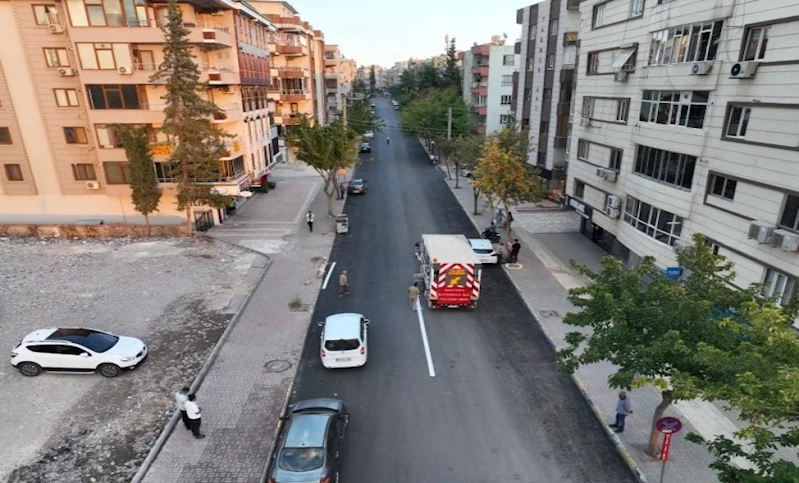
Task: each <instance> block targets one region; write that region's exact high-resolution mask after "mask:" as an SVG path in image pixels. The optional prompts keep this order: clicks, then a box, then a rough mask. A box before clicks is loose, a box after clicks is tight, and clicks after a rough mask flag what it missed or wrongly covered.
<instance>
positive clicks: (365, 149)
mask: <svg viewBox="0 0 799 483" xmlns="http://www.w3.org/2000/svg"><path fill="white" fill-rule="evenodd" d="M361 152H362V153H371V152H372V145H371V144H369V143H361Z"/></svg>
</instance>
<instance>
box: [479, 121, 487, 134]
mask: <svg viewBox="0 0 799 483" xmlns="http://www.w3.org/2000/svg"><path fill="white" fill-rule="evenodd" d="M485 133H486V125H485V123H483V122H481V123H479V124H477V134H485Z"/></svg>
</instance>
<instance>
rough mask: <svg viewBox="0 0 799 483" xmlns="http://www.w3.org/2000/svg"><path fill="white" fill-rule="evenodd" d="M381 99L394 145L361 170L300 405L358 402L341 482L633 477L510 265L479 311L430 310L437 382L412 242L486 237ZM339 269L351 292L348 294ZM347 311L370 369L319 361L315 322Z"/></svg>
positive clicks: (489, 284) (494, 278) (490, 276)
mask: <svg viewBox="0 0 799 483" xmlns="http://www.w3.org/2000/svg"><path fill="white" fill-rule="evenodd" d="M377 104H378V114H379V115H380V116H381V117H382V118H383V120H384V122H385V123H386V124H387V126H388V129H387V130H386V132H388V134H389V135H390V136H391V140H392V141H391V144H390V145H387V144H386V141H385V138H386V133H385V132H383V133H378V134H377V137H376V138H375V139H374V140H373V143H372V146H373V153H372V157H373V158H374V161H365V162H364V163H363V164H362V165H360V166H359V167H358V168H357V170H356V178H364V179H366V180H367V181H368V184H369V192H368V193H367V194H366V195H363V196H357V195H356V196H350V197H349V198H348V199H347V202H346V207H345V211H346V212H347V213H348V214H349V219H350V231H349V233H348V234H346V235H338V237H337V240H336V242H335V245H334V248H333V252H332V255H331V259H330V261H331V262H336V266H335V271H334V273H333V276H332V277H331V279H330V283H329V285H328V287H327V289H326V290H323V291H322V293H321V295H320V297H319V300H318V301H317V305H316V308H315V312H314V318H313V321H314V323H313V324H311V327H310V329H309V333H308V337H307V339H306V341H305V346H304V348H303V356H302V360H301V363H300V367H299V372H298V375H297V379H296V382H295V386H294V390H295V394H294V395H293V397H292V401H297V400H300V399H306V398H312V397H337V398H340V399H342V400H344V401H345V402H346V403H347V405H348V406H349V408H350V413H351V417H350V425H349V427H348V430H347V441H346V443H345V449H344V455H343V468H342V472H341V480H342V482H343V483H406V482H407V483H427V482H429V483H443V482H492V483H494V482H496V483H504V482H517V481H518V482H535V483H544V482H564V483H566V482H575V483H586V482H598V483H604V482H613V483H618V482H628V481H629V482H632V481H635V480H634V479H633V477H632V475H631V473H630V470H629V468H628V467H627V466H626V464H625V463H624V461H623V460H622V458H621V457H620V456H619V455H618V453H617V452H616V450H615V448H614V447H613V445H612V444H611V442H610V440H609V438H608V437H607V436H606V435H605V434H604V430H603V429H602V428H601V427H600V425H599V423H598V421H597V420H596V418H595V417H594V415H593V413H592V412H591V409H590V408H589V406H588V405H587V403H586V402H585V400H584V399H583V397H582V396H581V395H580V392H579V391H578V389H577V388H576V386H575V385H574V384H573V382H572V380H571V379H570V378H569V377H568V376H567V375H564V374H562V373H559V372H558V370H557V365H556V363H555V356H554V354H553V351H552V349H551V348H550V346H549V344H548V343H547V341H546V338H545V336H544V334H543V333H542V332H541V330H540V329H539V328H538V325H537V324H536V323H535V321H534V320H533V317H532V315H531V314H530V313H529V311H528V310H527V308H526V306H525V305H524V302H523V301H522V299H521V298H520V296H519V295H518V293H517V292H516V290H515V288H514V287H513V285H512V284H511V282H510V280H509V279H508V277H507V276H506V275H505V273H504V272H503V271H502V269H499V268H496V267H488V268H487V269H486V270H485V271H484V273H483V279H482V293H481V298H480V303H479V304H478V307H477V309H476V310H473V311H468V310H441V311H438V310H437V311H431V310H429V309H427V308H426V307H425V308H424V309H423V315H424V321H425V325H426V331H427V335H428V339H429V344H430V351H431V354H432V360H433V365H434V369H435V377H430V376H429V374H428V365H427V362H426V358H425V352H424V347H423V343H422V337H421V330H420V325H419V322H418V319H417V316H416V314H415V313H413V312H411V311H410V307H409V303H408V297H407V289H408V286H410V285H411V283H412V281H413V274H414V272H415V271H416V260H415V258H414V256H413V245H414V243H415V242H417V241H419V240H420V239H421V234H422V233H464V234H466V235H467V236H468V237H476V236H477V233H476V230H475V229H474V226H473V225H472V224H471V222H470V221H469V219H468V217H467V215H466V213H464V211H463V210H462V209H461V207H460V205H459V204H458V202H457V200H456V199H455V198H454V196H453V195H452V193H451V192H450V191H449V189H448V188H447V186H446V184H445V183H444V181H443V179H442V177H441V175H439V174H438V171H437V170H436V168H434V167H433V166H431V164H430V162H429V160H428V159H427V156H426V155H425V153H424V151H423V150H422V148H421V146H420V145H419V143H418V141H417V140H416V139H404V138H402V136H401V134H400V133H399V131H398V129H397V128H396V126H397V124H398V115H397V114H398V113H395V111H394V110H393V109H392V108H391V104H390V102H389V101H385V100H379V101H377ZM342 269H346V270H347V271H348V274H349V282H350V291H351V294H350V295H348V296H345V297H344V298H343V299H339V296H338V275H339V273H340V270H342ZM338 312H360V313H363V314H364V315H365V316H366V317H367V318H368V319H370V320H371V325H370V328H369V362H368V363H367V365H366V366H365V367H363V368H361V369H355V370H327V369H324V368H323V367H322V365H321V362H320V360H319V337H320V327H318V325H317V324H316V322H319V321H322V320H324V318H325V317H326V316H328V315H330V314H334V313H338Z"/></svg>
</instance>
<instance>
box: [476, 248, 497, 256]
mask: <svg viewBox="0 0 799 483" xmlns="http://www.w3.org/2000/svg"><path fill="white" fill-rule="evenodd" d="M474 253H479V254H480V255H490V254H492V253H494V250H492V249H490V248H475V249H474Z"/></svg>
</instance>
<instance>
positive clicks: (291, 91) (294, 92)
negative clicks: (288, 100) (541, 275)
mask: <svg viewBox="0 0 799 483" xmlns="http://www.w3.org/2000/svg"><path fill="white" fill-rule="evenodd" d="M308 92H309V91H308V89H283V90H282V91H281V94H283V95H286V96H298V95H302V94H307V93H308Z"/></svg>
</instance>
